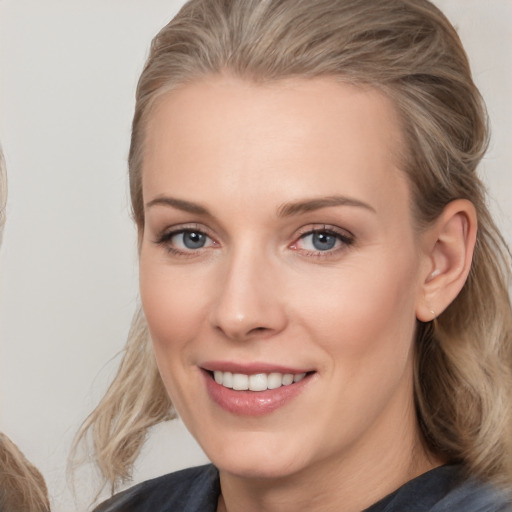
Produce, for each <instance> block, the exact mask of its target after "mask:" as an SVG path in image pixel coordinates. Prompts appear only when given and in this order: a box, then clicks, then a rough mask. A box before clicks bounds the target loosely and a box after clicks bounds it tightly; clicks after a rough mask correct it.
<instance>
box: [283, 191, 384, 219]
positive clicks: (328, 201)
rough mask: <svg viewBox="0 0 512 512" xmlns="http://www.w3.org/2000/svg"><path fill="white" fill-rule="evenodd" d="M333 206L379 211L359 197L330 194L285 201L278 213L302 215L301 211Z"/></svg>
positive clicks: (284, 215)
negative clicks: (291, 201) (289, 201)
mask: <svg viewBox="0 0 512 512" xmlns="http://www.w3.org/2000/svg"><path fill="white" fill-rule="evenodd" d="M332 206H355V207H358V208H364V209H366V210H369V211H371V212H373V213H377V212H376V211H375V208H373V207H372V206H370V205H369V204H367V203H364V202H363V201H359V199H354V198H352V197H346V196H328V197H321V198H314V199H306V200H303V201H296V202H293V203H285V204H283V205H281V206H280V207H279V209H278V210H277V214H278V216H279V217H289V216H292V215H300V214H301V213H307V212H312V211H314V210H320V209H321V208H329V207H332Z"/></svg>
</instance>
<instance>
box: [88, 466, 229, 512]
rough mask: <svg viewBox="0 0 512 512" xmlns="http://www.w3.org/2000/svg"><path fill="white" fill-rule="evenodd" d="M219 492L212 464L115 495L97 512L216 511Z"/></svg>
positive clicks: (153, 480)
mask: <svg viewBox="0 0 512 512" xmlns="http://www.w3.org/2000/svg"><path fill="white" fill-rule="evenodd" d="M219 492H220V485H219V475H218V471H217V469H216V468H215V467H214V466H213V465H211V464H208V465H206V466H199V467H195V468H188V469H184V470H182V471H177V472H175V473H170V474H168V475H164V476H161V477H158V478H154V479H152V480H147V481H146V482H142V483H141V484H138V485H136V486H134V487H131V488H130V489H127V490H126V491H123V492H120V493H119V494H116V495H114V496H112V498H110V499H109V500H107V501H105V502H104V503H102V504H101V505H99V506H98V507H96V508H95V509H94V512H120V511H122V512H167V511H171V510H187V511H191V512H193V511H201V512H208V511H210V510H211V511H215V510H216V508H217V499H218V496H219Z"/></svg>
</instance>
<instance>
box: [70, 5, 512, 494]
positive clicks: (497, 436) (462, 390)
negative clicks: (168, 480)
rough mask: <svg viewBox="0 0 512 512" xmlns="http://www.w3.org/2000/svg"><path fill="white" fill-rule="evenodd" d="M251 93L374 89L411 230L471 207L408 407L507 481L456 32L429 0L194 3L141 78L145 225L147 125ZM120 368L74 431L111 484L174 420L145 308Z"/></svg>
mask: <svg viewBox="0 0 512 512" xmlns="http://www.w3.org/2000/svg"><path fill="white" fill-rule="evenodd" d="M219 73H231V74H234V75H235V76H238V77H241V78H243V79H247V80H251V81H254V82H263V81H272V80H280V79H283V78H290V77H302V78H309V77H319V76H329V77H336V78H337V79H339V80H340V81H345V82H349V83H352V84H356V85H357V84H361V85H366V86H371V87H375V88H377V89H379V90H380V91H382V92H384V93H385V94H386V95H388V97H389V98H391V100H392V101H393V103H394V105H395V107H396V109H397V111H398V112H399V114H400V116H401V122H402V129H403V133H404V137H405V140H406V148H405V153H406V154H405V155H404V156H403V162H402V167H403V171H404V172H405V173H406V174H407V176H408V178H409V181H410V184H411V188H412V192H413V199H414V200H413V204H412V210H413V213H414V217H415V219H416V221H417V224H418V228H419V229H421V228H422V227H425V226H426V225H428V224H429V223H431V222H432V221H434V220H435V219H436V218H437V217H438V216H439V215H440V213H441V212H442V211H443V209H444V207H445V206H446V205H447V204H448V203H449V202H450V201H452V200H455V199H458V198H465V199H468V200H469V201H471V202H472V203H473V204H474V205H475V208H476V210H477V213H478V219H479V230H478V235H477V236H478V240H477V245H476V250H475V254H474V260H473V264H472V269H471V272H470V275H469V278H468V280H467V282H466V284H465V286H464V288H463V290H462V292H461V293H460V294H459V296H458V297H457V298H456V299H455V300H454V301H453V303H452V304H451V305H450V306H449V307H448V309H447V310H446V311H444V312H443V313H442V314H441V315H440V316H439V318H437V320H436V321H435V322H433V323H426V324H423V323H420V322H418V327H417V339H416V368H415V399H416V406H417V415H418V421H419V424H420V426H421V429H422V431H423V434H424V437H425V440H426V443H427V444H428V446H429V448H430V449H431V450H433V451H434V452H436V453H438V454H441V455H443V456H444V457H445V458H446V459H448V460H450V461H458V462H461V463H463V465H464V467H465V468H466V469H467V472H468V473H469V474H471V475H474V476H476V477H479V478H482V479H484V480H488V481H492V482H494V483H498V484H504V485H507V484H511V483H512V435H511V434H512V432H511V430H512V400H511V398H512V394H511V391H512V376H511V369H512V348H511V346H512V343H511V342H512V311H511V304H510V297H509V294H508V283H509V280H510V268H511V260H510V253H509V252H508V250H507V248H506V245H505V243H504V241H503V239H502V237H501V235H500V233H499V231H498V229H497V227H496V226H495V224H494V222H493V220H492V218H491V216H490V214H489V211H488V208H487V206H486V202H485V190H484V187H483V185H482V183H481V181H480V180H479V178H478V176H477V174H476V168H477V165H478V163H479V162H480V160H481V158H482V156H483V155H484V153H485V151H486V148H487V143H488V131H487V117H486V111H485V106H484V104H483V101H482V99H481V97H480V94H479V92H478V90H477V88H476V86H475V84H474V83H473V80H472V77H471V72H470V68H469V64H468V60H467V57H466V54H465V52H464V49H463V47H462V44H461V42H460V40H459V37H458V35H457V33H456V32H455V30H454V28H453V27H452V25H451V24H450V23H449V21H448V20H447V19H446V17H445V16H444V15H443V14H442V13H441V12H440V11H439V9H437V8H436V7H435V6H434V5H433V4H431V3H430V2H429V1H427V0H386V1H385V2H375V0H314V1H313V0H192V1H190V2H188V3H187V4H185V6H184V7H183V8H182V9H181V11H180V12H179V13H178V15H177V16H176V17H175V18H174V19H173V20H172V21H171V22H170V23H169V24H168V25H167V26H165V27H164V28H163V29H162V30H161V31H160V33H159V34H158V35H157V36H156V37H155V38H154V40H153V42H152V45H151V52H150V55H149V58H148V60H147V62H146V65H145V67H144V70H143V72H142V75H141V77H140V80H139V85H138V89H137V98H136V108H135V115H134V119H133V130H132V140H131V149H130V156H129V173H130V187H131V200H132V207H133V215H134V219H135V222H136V223H137V226H138V229H139V235H140V234H141V233H142V230H143V226H144V207H143V202H142V184H141V182H142V180H141V173H142V167H143V165H142V164H143V158H144V137H145V131H144V128H145V125H146V122H147V119H148V117H149V116H151V112H152V109H153V108H154V107H155V105H156V104H157V102H158V99H159V98H160V97H162V95H164V94H166V93H167V92H168V91H170V90H172V89H173V88H175V87H176V86H178V85H181V84H185V83H187V82H189V81H193V80H195V79H198V78H200V77H202V76H205V75H211V74H219ZM134 326H135V327H134V328H133V329H132V332H131V334H130V337H129V340H128V343H127V346H126V352H125V355H124V359H123V362H122V364H121V367H120V369H119V371H118V373H117V375H116V377H115V379H114V381H113V383H112V385H111V387H110V388H109V390H108V392H107V394H106V395H105V397H104V398H103V400H102V401H101V402H100V404H99V405H98V407H97V408H96V409H95V411H94V412H93V413H92V414H91V415H90V416H89V418H88V419H87V420H86V422H85V423H84V425H83V427H82V430H81V431H80V433H79V437H78V439H81V438H83V437H84V436H85V435H86V434H87V432H88V431H89V430H92V432H93V438H94V439H93V441H94V450H95V452H94V453H95V455H94V456H95V460H96V462H97V464H98V465H99V467H100V469H101V471H102V473H103V475H104V477H105V479H106V480H107V481H109V482H110V483H111V484H112V486H114V484H115V483H116V482H117V481H118V480H119V479H121V480H123V479H126V478H128V477H129V475H130V472H131V469H132V465H133V463H134V461H135V459H136V457H137V455H138V453H139V451H140V448H141V445H142V442H143V440H144V436H145V434H146V432H147V429H148V427H150V426H151V425H154V424H156V423H158V422H161V421H164V420H166V419H169V418H170V417H171V416H172V414H173V413H172V404H171V402H170V400H169V397H168V396H167V394H166V393H165V391H164V388H163V383H162V381H161V379H160V377H159V375H158V371H157V368H156V364H155V361H154V357H153V354H152V351H151V349H150V348H149V344H150V341H149V336H148V332H147V329H146V327H145V321H144V318H143V315H142V312H141V311H138V312H137V314H136V317H135V322H134Z"/></svg>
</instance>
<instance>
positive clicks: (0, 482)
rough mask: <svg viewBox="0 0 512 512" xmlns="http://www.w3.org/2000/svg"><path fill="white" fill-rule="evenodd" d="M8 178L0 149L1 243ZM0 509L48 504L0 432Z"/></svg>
mask: <svg viewBox="0 0 512 512" xmlns="http://www.w3.org/2000/svg"><path fill="white" fill-rule="evenodd" d="M6 202H7V176H6V172H5V160H4V155H3V152H2V148H1V147H0V241H1V239H2V231H3V227H4V224H5V205H6ZM0 510H5V511H9V512H48V511H49V510H50V503H49V501H48V493H47V490H46V485H45V483H44V479H43V477H42V476H41V473H39V471H38V470H37V469H36V468H35V467H34V466H33V465H32V464H30V462H29V461H28V460H27V459H26V458H25V457H24V455H23V454H22V453H21V452H20V450H19V449H18V447H17V446H16V445H15V444H14V443H13V442H12V441H11V440H10V439H9V438H8V437H7V436H6V435H5V434H2V433H0Z"/></svg>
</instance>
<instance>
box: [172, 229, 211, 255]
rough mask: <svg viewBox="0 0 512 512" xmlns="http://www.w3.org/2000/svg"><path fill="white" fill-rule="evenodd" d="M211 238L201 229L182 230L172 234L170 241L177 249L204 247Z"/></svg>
mask: <svg viewBox="0 0 512 512" xmlns="http://www.w3.org/2000/svg"><path fill="white" fill-rule="evenodd" d="M208 240H210V238H209V237H208V236H207V235H205V234H204V233H201V232H200V231H181V232H179V233H175V234H174V235H172V236H171V238H170V240H169V242H170V243H171V244H172V245H173V246H174V247H176V248H177V249H183V250H187V249H189V250H195V249H202V248H203V247H204V246H205V245H206V244H207V242H208Z"/></svg>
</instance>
